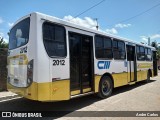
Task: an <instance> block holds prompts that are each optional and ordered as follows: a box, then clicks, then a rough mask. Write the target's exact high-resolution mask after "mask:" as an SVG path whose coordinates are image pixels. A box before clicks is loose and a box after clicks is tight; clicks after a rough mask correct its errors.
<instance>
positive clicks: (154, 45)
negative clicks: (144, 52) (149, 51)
mask: <svg viewBox="0 0 160 120" xmlns="http://www.w3.org/2000/svg"><path fill="white" fill-rule="evenodd" d="M151 46H152V47H155V48H156V50H157V58H158V59H160V47H159V46H158V43H157V41H156V40H155V41H153V42H152V43H151Z"/></svg>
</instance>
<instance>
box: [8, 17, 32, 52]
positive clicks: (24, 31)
mask: <svg viewBox="0 0 160 120" xmlns="http://www.w3.org/2000/svg"><path fill="white" fill-rule="evenodd" d="M29 28H30V18H26V19H24V20H23V21H21V22H19V23H18V24H17V25H15V26H14V27H13V28H12V29H11V31H10V34H9V49H15V48H18V47H20V46H23V45H25V44H27V42H28V40H29Z"/></svg>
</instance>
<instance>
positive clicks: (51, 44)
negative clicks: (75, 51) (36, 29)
mask: <svg viewBox="0 0 160 120" xmlns="http://www.w3.org/2000/svg"><path fill="white" fill-rule="evenodd" d="M43 40H44V46H45V48H46V51H47V53H48V55H49V56H50V57H56V56H59V57H65V56H66V39H65V29H64V27H62V26H59V25H55V24H52V23H48V22H46V23H44V24H43Z"/></svg>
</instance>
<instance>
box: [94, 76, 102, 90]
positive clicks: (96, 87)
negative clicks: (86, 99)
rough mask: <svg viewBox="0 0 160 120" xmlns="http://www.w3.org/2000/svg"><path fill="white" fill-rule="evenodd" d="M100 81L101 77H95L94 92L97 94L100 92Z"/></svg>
mask: <svg viewBox="0 0 160 120" xmlns="http://www.w3.org/2000/svg"><path fill="white" fill-rule="evenodd" d="M100 79H101V76H100V75H99V76H97V75H96V76H95V79H94V83H95V85H94V90H95V91H94V92H95V93H97V92H98V91H99V82H100Z"/></svg>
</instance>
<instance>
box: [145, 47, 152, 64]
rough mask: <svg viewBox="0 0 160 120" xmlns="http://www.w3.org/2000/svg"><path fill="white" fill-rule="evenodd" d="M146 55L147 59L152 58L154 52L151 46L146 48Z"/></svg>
mask: <svg viewBox="0 0 160 120" xmlns="http://www.w3.org/2000/svg"><path fill="white" fill-rule="evenodd" d="M145 57H146V61H151V60H152V53H151V49H150V48H145Z"/></svg>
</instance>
